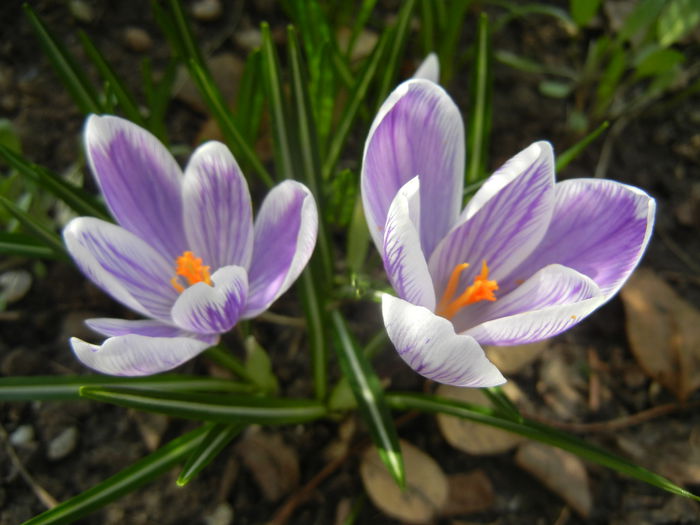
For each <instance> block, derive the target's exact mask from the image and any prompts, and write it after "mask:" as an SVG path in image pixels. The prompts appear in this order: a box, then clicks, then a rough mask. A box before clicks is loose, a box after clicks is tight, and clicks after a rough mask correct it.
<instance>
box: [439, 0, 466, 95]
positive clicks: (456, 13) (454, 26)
mask: <svg viewBox="0 0 700 525" xmlns="http://www.w3.org/2000/svg"><path fill="white" fill-rule="evenodd" d="M471 3H472V2H471V0H453V1H452V2H449V3H446V4H447V5H446V8H447V9H448V12H447V13H446V16H447V19H446V25H445V27H444V29H443V31H442V32H440V33H439V34H440V39H439V40H440V46H439V49H438V50H437V51H438V56H439V57H440V70H441V74H442V78H443V81H444V82H445V83H447V82H449V81H450V80H452V75H454V68H455V65H456V64H457V58H456V54H457V45H458V44H459V37H460V35H461V34H462V28H463V27H464V25H465V21H464V19H465V17H466V14H467V9H468V8H469V6H470V5H471Z"/></svg>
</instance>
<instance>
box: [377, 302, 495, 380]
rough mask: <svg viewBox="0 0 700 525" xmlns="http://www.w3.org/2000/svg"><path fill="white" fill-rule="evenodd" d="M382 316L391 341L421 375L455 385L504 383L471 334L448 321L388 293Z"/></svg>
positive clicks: (404, 358) (383, 304) (383, 303)
mask: <svg viewBox="0 0 700 525" xmlns="http://www.w3.org/2000/svg"><path fill="white" fill-rule="evenodd" d="M382 314H383V316H384V325H385V326H386V330H387V333H388V335H389V339H391V342H392V343H393V344H394V346H395V347H396V349H397V350H398V352H399V355H400V356H401V358H402V359H403V360H404V361H405V362H406V363H407V364H408V365H409V366H410V367H411V368H413V369H414V370H415V371H416V372H418V373H419V374H421V375H423V376H425V377H427V378H428V379H432V380H434V381H437V382H439V383H445V384H448V385H454V386H468V387H489V386H496V385H500V384H502V383H505V381H506V380H505V378H504V377H503V375H502V374H501V373H500V372H499V371H498V368H496V367H495V366H494V365H493V364H492V363H491V362H490V361H489V360H488V359H487V358H486V355H485V354H484V351H483V349H482V348H481V346H480V345H479V343H478V342H477V341H476V340H475V339H474V338H473V337H471V336H469V335H460V334H456V333H455V331H454V327H453V326H452V323H450V322H449V321H448V320H447V319H444V318H442V317H439V316H437V315H435V314H433V313H432V312H431V311H430V310H428V309H427V308H423V307H421V306H416V305H413V304H411V303H409V302H407V301H404V300H403V299H399V298H396V297H392V296H390V295H388V294H385V295H384V296H383V297H382Z"/></svg>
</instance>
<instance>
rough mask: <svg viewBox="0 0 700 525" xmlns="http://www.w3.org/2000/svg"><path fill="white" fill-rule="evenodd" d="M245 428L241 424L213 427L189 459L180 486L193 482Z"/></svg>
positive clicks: (182, 473)
mask: <svg viewBox="0 0 700 525" xmlns="http://www.w3.org/2000/svg"><path fill="white" fill-rule="evenodd" d="M245 427H246V425H243V424H239V423H234V424H232V425H224V424H221V423H217V424H215V425H213V426H212V427H211V428H210V429H209V431H208V432H207V433H206V435H205V436H204V437H203V438H202V440H201V441H200V443H199V445H198V446H197V448H196V449H195V450H194V451H193V452H192V453H191V454H190V457H188V458H187V461H186V462H185V465H184V466H183V467H182V471H181V472H180V475H179V476H178V478H177V484H178V486H180V487H184V486H185V485H187V484H188V483H189V482H190V481H192V479H193V478H194V477H195V476H196V475H197V474H199V473H200V472H201V471H202V469H204V467H206V466H207V465H208V464H209V463H211V462H212V461H213V460H214V459H215V458H216V457H217V456H218V455H219V452H221V451H222V450H223V449H224V447H225V446H226V445H228V444H229V443H230V442H231V440H232V439H233V438H235V437H236V436H237V435H238V434H240V433H241V431H242V430H243V429H244V428H245Z"/></svg>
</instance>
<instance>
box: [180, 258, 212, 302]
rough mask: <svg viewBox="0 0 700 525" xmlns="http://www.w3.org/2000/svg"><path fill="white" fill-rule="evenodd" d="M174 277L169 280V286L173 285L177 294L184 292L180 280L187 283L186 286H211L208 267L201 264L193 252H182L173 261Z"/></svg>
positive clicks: (200, 259)
mask: <svg viewBox="0 0 700 525" xmlns="http://www.w3.org/2000/svg"><path fill="white" fill-rule="evenodd" d="M175 274H176V275H175V277H173V278H172V279H170V284H172V285H173V288H175V289H176V290H177V291H178V292H179V293H182V292H184V291H185V287H184V286H183V285H182V279H181V277H182V278H184V280H185V281H187V286H192V285H193V284H195V283H201V282H204V283H206V284H208V285H209V286H211V285H212V282H211V276H210V275H209V266H204V265H203V264H202V258H201V257H196V256H195V255H194V253H193V252H189V251H188V252H183V254H182V255H180V257H178V258H177V259H175Z"/></svg>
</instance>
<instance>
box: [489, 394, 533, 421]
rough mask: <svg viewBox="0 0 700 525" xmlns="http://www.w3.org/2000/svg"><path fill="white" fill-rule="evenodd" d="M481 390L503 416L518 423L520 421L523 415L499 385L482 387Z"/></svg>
mask: <svg viewBox="0 0 700 525" xmlns="http://www.w3.org/2000/svg"><path fill="white" fill-rule="evenodd" d="M482 392H483V393H484V395H486V397H488V398H489V401H491V404H492V405H493V406H494V407H496V408H497V409H499V410H500V411H501V412H502V413H503V415H504V416H506V417H508V418H509V419H512V420H513V421H517V422H518V423H522V421H523V417H522V416H521V415H520V411H519V410H518V407H517V406H515V404H514V403H513V402H512V401H511V400H510V398H509V397H508V396H507V395H506V393H505V392H504V391H503V389H502V388H501V387H500V386H493V387H490V388H483V389H482Z"/></svg>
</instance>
